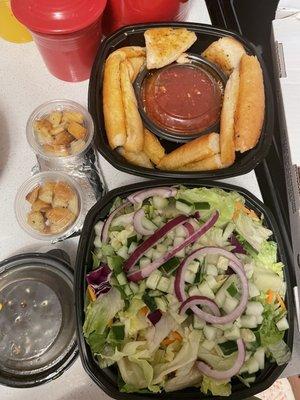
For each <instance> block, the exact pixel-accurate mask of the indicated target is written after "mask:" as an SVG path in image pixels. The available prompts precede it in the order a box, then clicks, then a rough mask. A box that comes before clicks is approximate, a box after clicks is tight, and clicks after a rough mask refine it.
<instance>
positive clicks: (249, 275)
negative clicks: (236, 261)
mask: <svg viewBox="0 0 300 400" xmlns="http://www.w3.org/2000/svg"><path fill="white" fill-rule="evenodd" d="M244 270H245V272H246V276H247V278H248V279H251V278H252V275H253V272H254V267H253V264H252V263H249V264H244Z"/></svg>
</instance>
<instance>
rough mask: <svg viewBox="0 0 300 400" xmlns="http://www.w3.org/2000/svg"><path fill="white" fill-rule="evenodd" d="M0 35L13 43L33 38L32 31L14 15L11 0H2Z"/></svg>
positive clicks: (0, 7) (0, 3)
mask: <svg viewBox="0 0 300 400" xmlns="http://www.w3.org/2000/svg"><path fill="white" fill-rule="evenodd" d="M0 37H1V38H2V39H4V40H7V41H8V42H13V43H26V42H30V41H31V40H32V37H31V34H30V32H29V31H28V30H27V29H26V28H25V26H24V25H22V24H20V22H19V21H18V20H17V19H16V18H15V16H14V15H13V13H12V11H11V8H10V1H9V0H0Z"/></svg>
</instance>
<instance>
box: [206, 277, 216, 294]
mask: <svg viewBox="0 0 300 400" xmlns="http://www.w3.org/2000/svg"><path fill="white" fill-rule="evenodd" d="M205 282H206V283H207V284H208V286H209V287H210V288H211V290H212V291H213V292H214V291H215V290H216V289H217V288H218V282H217V281H216V280H215V278H214V277H213V276H212V275H207V277H206V278H205Z"/></svg>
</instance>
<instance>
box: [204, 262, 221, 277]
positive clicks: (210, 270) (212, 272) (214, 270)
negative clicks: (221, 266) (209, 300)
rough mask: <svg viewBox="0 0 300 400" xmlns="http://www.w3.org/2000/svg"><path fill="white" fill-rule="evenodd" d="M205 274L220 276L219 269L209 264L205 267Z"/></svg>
mask: <svg viewBox="0 0 300 400" xmlns="http://www.w3.org/2000/svg"><path fill="white" fill-rule="evenodd" d="M205 272H206V274H207V275H212V276H218V268H217V267H216V266H215V265H213V264H207V265H206V266H205Z"/></svg>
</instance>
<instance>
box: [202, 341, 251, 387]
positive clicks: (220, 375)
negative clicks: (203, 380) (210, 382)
mask: <svg viewBox="0 0 300 400" xmlns="http://www.w3.org/2000/svg"><path fill="white" fill-rule="evenodd" d="M236 344H237V347H238V355H237V358H236V360H235V363H234V365H233V366H232V367H231V368H230V369H228V370H227V371H218V370H215V369H212V368H211V367H210V366H209V365H207V364H206V363H205V362H203V361H197V362H196V366H197V368H198V369H199V371H200V372H201V373H202V374H204V375H206V376H208V377H209V378H212V379H216V380H223V379H230V378H232V377H233V376H234V375H237V374H238V373H239V371H240V369H241V368H242V366H243V365H244V362H245V357H246V348H245V343H244V342H243V340H242V339H238V340H237V341H236Z"/></svg>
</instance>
